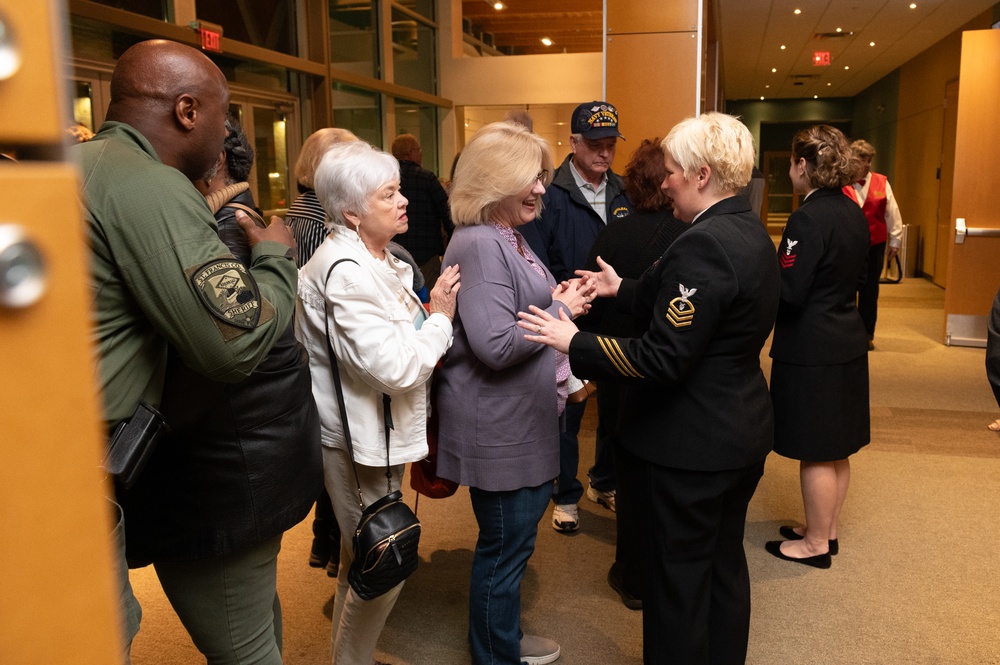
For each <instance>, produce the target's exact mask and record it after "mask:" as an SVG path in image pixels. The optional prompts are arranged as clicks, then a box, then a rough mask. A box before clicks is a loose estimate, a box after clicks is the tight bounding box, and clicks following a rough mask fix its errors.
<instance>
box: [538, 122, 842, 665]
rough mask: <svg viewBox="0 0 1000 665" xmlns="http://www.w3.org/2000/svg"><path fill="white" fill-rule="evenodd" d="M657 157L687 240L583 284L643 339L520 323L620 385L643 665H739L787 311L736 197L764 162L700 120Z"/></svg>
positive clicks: (543, 321)
mask: <svg viewBox="0 0 1000 665" xmlns="http://www.w3.org/2000/svg"><path fill="white" fill-rule="evenodd" d="M662 145H663V149H664V157H665V159H664V163H665V165H666V170H667V176H666V179H665V180H664V182H663V185H662V187H663V189H664V192H665V193H666V194H667V196H669V197H670V198H671V199H673V209H674V215H675V216H676V217H677V218H678V219H680V220H681V221H683V222H686V223H687V224H690V225H691V227H690V228H689V229H688V230H687V231H685V232H684V233H683V234H682V235H681V236H680V237H679V238H678V239H677V240H675V241H674V243H673V244H672V245H670V247H669V249H667V251H666V253H665V254H664V255H663V256H662V257H661V258H660V260H659V261H657V262H656V263H655V264H654V265H653V266H652V267H650V268H649V270H647V271H646V272H645V274H643V276H642V277H641V278H640V279H639V280H630V279H624V280H623V279H622V278H620V277H619V276H618V275H617V274H616V273H615V271H614V269H613V268H612V267H611V266H609V265H608V264H607V263H604V261H602V260H601V259H600V258H598V265H599V266H601V271H600V272H597V273H587V272H585V271H581V272H580V273H578V274H586V275H588V276H591V277H593V278H594V279H595V280H596V282H597V293H598V295H599V296H602V297H615V298H616V303H615V304H616V305H617V306H618V307H619V308H621V309H622V310H623V311H628V312H631V313H632V314H633V315H634V316H635V317H636V318H637V319H640V320H642V321H643V322H644V323H645V326H646V332H645V334H644V335H643V336H642V337H641V338H627V337H613V336H609V335H600V334H591V333H585V332H579V331H578V330H577V328H576V326H575V325H573V323H572V322H570V321H568V320H567V317H565V316H562V317H560V318H559V319H556V318H554V317H553V316H551V315H549V314H548V313H546V312H544V311H542V310H540V309H538V308H534V307H533V308H531V313H530V314H529V313H520V316H521V319H522V320H521V322H520V325H521V327H522V328H524V329H525V330H526V331H528V334H527V335H526V338H527V339H529V340H532V341H536V342H541V343H545V344H548V345H549V346H552V347H554V348H556V349H558V350H561V351H564V352H565V351H568V352H569V356H570V364H571V367H572V369H573V373H574V374H575V375H576V376H579V377H584V378H588V379H592V380H598V381H619V382H622V383H623V385H624V386H625V390H626V394H625V397H624V399H623V400H622V402H623V404H624V409H623V413H622V416H621V423H620V429H619V434H620V441H621V447H622V455H621V458H622V460H623V461H624V462H625V465H626V467H627V468H626V469H624V475H625V476H626V477H629V478H632V479H633V481H632V484H634V485H635V490H634V491H635V494H636V500H637V501H641V502H642V504H643V505H644V506H645V508H646V509H645V510H643V511H642V514H641V515H640V517H639V519H640V521H641V524H640V530H641V532H642V534H643V536H642V539H641V541H640V545H641V547H640V550H641V555H642V556H641V559H640V561H639V564H640V567H641V571H642V573H643V576H644V577H645V579H646V580H647V586H646V587H645V588H644V590H643V657H644V661H645V663H647V665H650V664H659V663H663V664H667V663H684V664H685V665H692V664H695V665H696V664H699V663H713V664H733V663H743V662H744V661H745V660H746V649H747V637H748V635H749V629H750V579H749V574H748V571H747V563H746V555H745V553H744V551H743V532H744V526H745V523H746V511H747V504H748V503H749V502H750V499H751V497H752V496H753V493H754V491H755V490H756V488H757V482H758V481H759V480H760V477H761V474H762V473H763V469H764V459H765V458H766V457H767V454H768V452H770V450H771V447H772V445H773V442H774V427H773V419H772V418H773V415H772V410H771V400H770V398H769V396H768V391H767V382H766V381H765V380H764V375H763V372H761V369H760V350H761V348H762V347H763V345H764V342H765V341H766V340H767V337H768V335H769V334H770V332H771V327H772V326H773V324H774V317H775V314H776V312H777V308H778V290H779V277H778V266H777V261H776V259H775V256H774V244H773V243H772V242H771V239H770V237H769V236H768V234H767V231H766V230H765V228H764V225H763V224H761V222H760V218H759V217H757V215H756V213H754V212H753V211H752V210H751V208H750V202H749V201H748V200H747V199H746V198H745V197H743V196H738V195H737V192H738V191H739V190H740V188H741V187H743V186H744V185H746V184H747V182H749V180H750V174H751V171H752V169H753V163H754V149H753V138H752V136H751V135H750V132H749V131H748V130H747V128H746V127H744V126H743V125H742V124H741V123H740V122H739V121H738V120H737V119H736V118H733V117H732V116H728V115H724V114H721V113H706V114H703V115H702V116H700V117H698V118H689V119H687V120H685V121H683V122H681V123H680V124H678V125H677V126H676V127H674V128H673V129H672V130H671V131H670V134H668V135H667V138H666V139H665V140H664V141H663V144H662ZM855 207H857V206H856V205H855Z"/></svg>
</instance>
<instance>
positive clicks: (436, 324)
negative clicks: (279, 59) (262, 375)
mask: <svg viewBox="0 0 1000 665" xmlns="http://www.w3.org/2000/svg"><path fill="white" fill-rule="evenodd" d="M315 186H316V194H317V197H318V198H319V201H320V203H321V204H322V205H323V208H324V210H326V213H327V217H326V224H327V231H328V232H329V235H328V236H327V237H326V239H325V240H324V241H323V243H322V244H321V245H320V246H319V248H318V249H317V250H316V252H315V253H314V254H313V256H312V258H311V259H309V261H308V262H307V263H306V265H305V266H303V267H302V269H301V270H300V272H299V297H298V305H297V307H296V312H295V324H296V330H297V333H298V335H299V339H300V340H301V341H302V343H303V344H304V345H305V347H306V349H307V350H308V351H309V366H310V371H311V373H312V384H313V394H314V395H315V397H316V403H317V405H318V407H319V413H320V425H321V427H320V432H321V442H322V444H323V470H324V474H325V477H326V488H327V491H328V492H329V494H330V498H331V501H332V503H333V510H334V514H335V515H336V517H337V523H338V524H339V525H340V530H341V533H342V534H343V536H342V538H341V547H340V561H341V567H340V575H339V577H338V580H337V595H336V600H335V602H334V606H333V662H334V664H335V665H336V664H337V663H341V664H343V665H367V664H368V663H371V662H372V656H373V655H374V653H375V645H376V643H377V642H378V637H379V634H380V633H381V632H382V628H383V626H384V625H385V621H386V618H387V617H388V615H389V612H390V611H391V610H392V607H393V605H394V604H395V602H396V598H397V597H398V596H399V592H400V590H401V589H402V586H403V585H402V583H400V584H399V585H398V586H396V587H395V588H393V589H392V590H390V591H388V592H387V593H385V594H383V595H381V596H378V597H376V598H373V599H371V600H362V599H361V597H359V596H358V595H357V594H355V592H354V590H353V589H351V588H350V586H349V585H348V581H347V571H348V569H349V568H350V564H351V562H352V560H353V559H354V553H353V550H352V546H351V537H352V536H353V534H354V531H355V529H356V528H357V525H358V520H359V519H360V517H361V508H360V506H359V505H358V496H357V489H358V484H360V488H361V493H362V495H363V497H364V503H365V505H370V504H372V503H373V502H375V501H377V500H378V499H380V498H382V497H383V496H385V495H386V494H387V491H386V490H387V488H386V466H387V462H388V466H389V468H390V471H391V480H390V485H391V489H392V490H398V489H400V488H401V487H400V486H401V482H402V477H403V470H404V465H405V463H406V462H415V461H417V460H421V459H423V458H424V457H426V456H427V432H426V422H427V387H428V386H427V384H428V381H429V380H430V378H431V372H432V371H433V370H434V366H435V365H436V364H437V362H438V360H439V359H440V358H441V356H442V355H444V352H445V351H446V350H447V349H448V347H449V346H450V345H451V338H452V323H451V320H452V318H453V317H454V314H455V298H456V296H457V294H458V290H459V286H460V284H459V281H458V280H459V273H458V266H449V267H447V268H445V270H444V271H443V272H442V274H441V278H440V279H439V280H438V282H437V284H436V285H435V287H434V290H433V291H432V292H431V300H430V307H429V310H430V314H428V313H427V311H425V309H424V307H423V306H422V305H421V303H420V300H419V299H418V298H417V296H416V294H415V293H414V292H413V289H412V288H411V285H412V283H413V274H412V268H411V267H410V266H409V264H407V263H406V262H404V261H401V260H399V259H397V258H396V257H394V256H393V255H392V254H391V253H390V252H388V251H386V247H387V245H388V244H389V241H390V240H392V238H393V236H395V235H396V234H397V233H401V232H403V231H405V230H406V226H407V218H406V203H407V201H406V198H404V197H403V195H402V194H401V193H400V191H399V164H398V162H397V161H396V159H395V158H394V157H392V155H389V154H386V153H384V152H382V151H380V150H376V149H375V148H373V147H372V146H370V145H369V144H367V143H365V142H363V141H355V142H348V143H341V144H338V145H336V146H333V147H332V148H330V150H329V151H328V152H327V153H326V155H325V156H324V157H323V159H322V160H321V162H320V164H319V167H318V168H317V169H316V175H315ZM331 268H332V270H331ZM328 275H329V278H328ZM327 319H329V343H330V345H332V347H333V351H334V354H335V356H336V357H335V358H331V357H329V352H328V350H327V348H328V345H327V330H328V328H327ZM334 362H336V363H338V367H339V371H340V377H341V382H342V384H343V392H344V403H345V406H346V413H347V414H348V419H349V421H348V424H349V427H350V432H351V444H352V446H353V448H354V463H356V470H357V482H356V481H355V467H354V465H353V464H352V461H351V455H350V454H349V453H348V450H347V444H346V441H345V438H344V424H343V422H342V420H341V412H340V407H339V405H338V401H337V397H336V390H335V388H334V381H333V376H332V372H331V367H330V364H331V363H334ZM383 395H387V396H389V398H390V400H391V402H390V408H391V416H392V429H391V431H390V441H389V459H388V460H386V443H385V428H386V425H387V423H386V420H385V417H384V413H383Z"/></svg>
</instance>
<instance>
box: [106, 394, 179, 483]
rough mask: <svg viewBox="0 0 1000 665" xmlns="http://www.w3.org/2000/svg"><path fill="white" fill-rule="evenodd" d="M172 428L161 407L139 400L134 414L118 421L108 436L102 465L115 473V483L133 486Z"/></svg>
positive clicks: (111, 472) (109, 471)
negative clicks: (157, 408)
mask: <svg viewBox="0 0 1000 665" xmlns="http://www.w3.org/2000/svg"><path fill="white" fill-rule="evenodd" d="M169 430H170V427H169V426H168V425H167V423H166V421H165V420H164V419H163V416H162V415H161V414H160V412H159V411H157V410H156V409H154V408H153V407H151V406H150V405H148V404H146V403H145V402H139V405H138V406H137V407H135V413H133V414H132V417H131V418H129V419H128V420H123V421H122V422H120V423H118V425H117V426H116V427H115V429H114V430H113V431H112V432H111V435H110V436H109V437H108V452H107V454H106V455H105V456H104V464H102V466H103V467H104V470H105V471H107V472H108V473H110V474H112V475H113V476H114V477H115V484H117V485H118V486H119V487H121V488H123V489H129V488H131V487H132V485H134V484H135V481H136V480H138V478H139V474H141V473H142V469H143V467H144V466H146V462H148V461H149V457H150V455H152V454H153V450H154V449H155V448H156V442H157V441H158V440H159V438H160V436H162V435H163V434H164V433H166V432H168V431H169Z"/></svg>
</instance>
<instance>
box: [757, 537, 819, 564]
mask: <svg viewBox="0 0 1000 665" xmlns="http://www.w3.org/2000/svg"><path fill="white" fill-rule="evenodd" d="M783 542H786V541H784V540H769V541H768V542H766V543H764V549H765V550H767V551H768V553H769V554H773V555H774V556H776V557H778V558H779V559H784V560H785V561H794V562H795V563H801V564H804V565H806V566H812V567H813V568H829V567H830V564H831V563H832V560H831V559H830V553H829V552H827V553H826V554H817V555H816V556H807V557H803V558H801V559H796V558H795V557H791V556H788V555H787V554H783V553H782V552H781V543H783Z"/></svg>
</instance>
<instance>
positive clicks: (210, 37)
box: [190, 21, 222, 53]
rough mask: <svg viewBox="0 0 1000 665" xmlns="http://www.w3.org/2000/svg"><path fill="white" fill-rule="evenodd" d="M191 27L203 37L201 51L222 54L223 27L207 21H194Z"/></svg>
mask: <svg viewBox="0 0 1000 665" xmlns="http://www.w3.org/2000/svg"><path fill="white" fill-rule="evenodd" d="M190 25H191V27H192V28H194V29H195V30H197V31H198V33H199V34H200V35H201V49H202V50H203V51H214V52H215V53H222V26H221V25H216V24H214V23H208V22H207V21H192V22H191V24H190Z"/></svg>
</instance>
